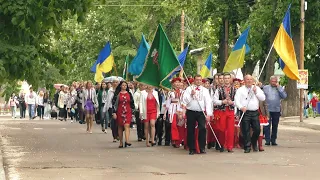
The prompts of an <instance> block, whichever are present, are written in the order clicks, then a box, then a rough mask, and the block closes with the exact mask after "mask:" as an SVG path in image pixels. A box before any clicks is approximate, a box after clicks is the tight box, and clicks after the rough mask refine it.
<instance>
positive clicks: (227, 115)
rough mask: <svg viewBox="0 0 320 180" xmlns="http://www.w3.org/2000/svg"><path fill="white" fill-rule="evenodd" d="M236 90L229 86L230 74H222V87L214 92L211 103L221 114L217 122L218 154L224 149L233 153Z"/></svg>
mask: <svg viewBox="0 0 320 180" xmlns="http://www.w3.org/2000/svg"><path fill="white" fill-rule="evenodd" d="M235 93H236V89H235V88H234V87H233V86H232V85H231V74H230V73H225V74H224V86H220V87H218V89H217V90H216V92H215V94H214V97H213V102H214V104H215V105H217V106H218V107H217V108H218V109H219V110H220V111H221V112H222V113H221V118H220V120H219V125H220V128H219V131H218V134H219V142H220V143H221V148H220V152H223V151H224V148H226V149H227V150H228V152H233V151H232V149H233V144H234V142H233V141H234V96H235Z"/></svg>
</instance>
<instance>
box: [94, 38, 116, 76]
mask: <svg viewBox="0 0 320 180" xmlns="http://www.w3.org/2000/svg"><path fill="white" fill-rule="evenodd" d="M113 63H114V57H113V55H112V52H111V45H110V42H109V41H108V42H107V44H106V45H105V47H104V48H103V49H102V50H101V51H100V54H99V56H98V59H97V61H96V62H95V63H94V65H93V66H92V67H91V72H94V73H95V76H94V80H95V81H96V82H101V81H102V80H103V78H104V77H103V74H102V73H107V72H109V71H111V70H112V67H113Z"/></svg>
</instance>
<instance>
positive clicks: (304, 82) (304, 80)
mask: <svg viewBox="0 0 320 180" xmlns="http://www.w3.org/2000/svg"><path fill="white" fill-rule="evenodd" d="M298 72H299V78H300V80H297V89H308V70H306V69H299V70H298Z"/></svg>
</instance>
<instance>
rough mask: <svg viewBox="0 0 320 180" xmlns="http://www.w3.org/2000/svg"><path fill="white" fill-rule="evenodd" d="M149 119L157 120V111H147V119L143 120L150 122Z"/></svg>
mask: <svg viewBox="0 0 320 180" xmlns="http://www.w3.org/2000/svg"><path fill="white" fill-rule="evenodd" d="M150 120H157V113H147V119H145V120H143V122H150Z"/></svg>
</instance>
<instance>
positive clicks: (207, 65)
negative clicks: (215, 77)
mask: <svg viewBox="0 0 320 180" xmlns="http://www.w3.org/2000/svg"><path fill="white" fill-rule="evenodd" d="M211 64H212V53H210V54H209V56H208V59H207V60H206V63H205V64H204V65H203V66H202V68H201V71H200V75H201V76H202V78H207V77H209V76H210V69H211Z"/></svg>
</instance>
